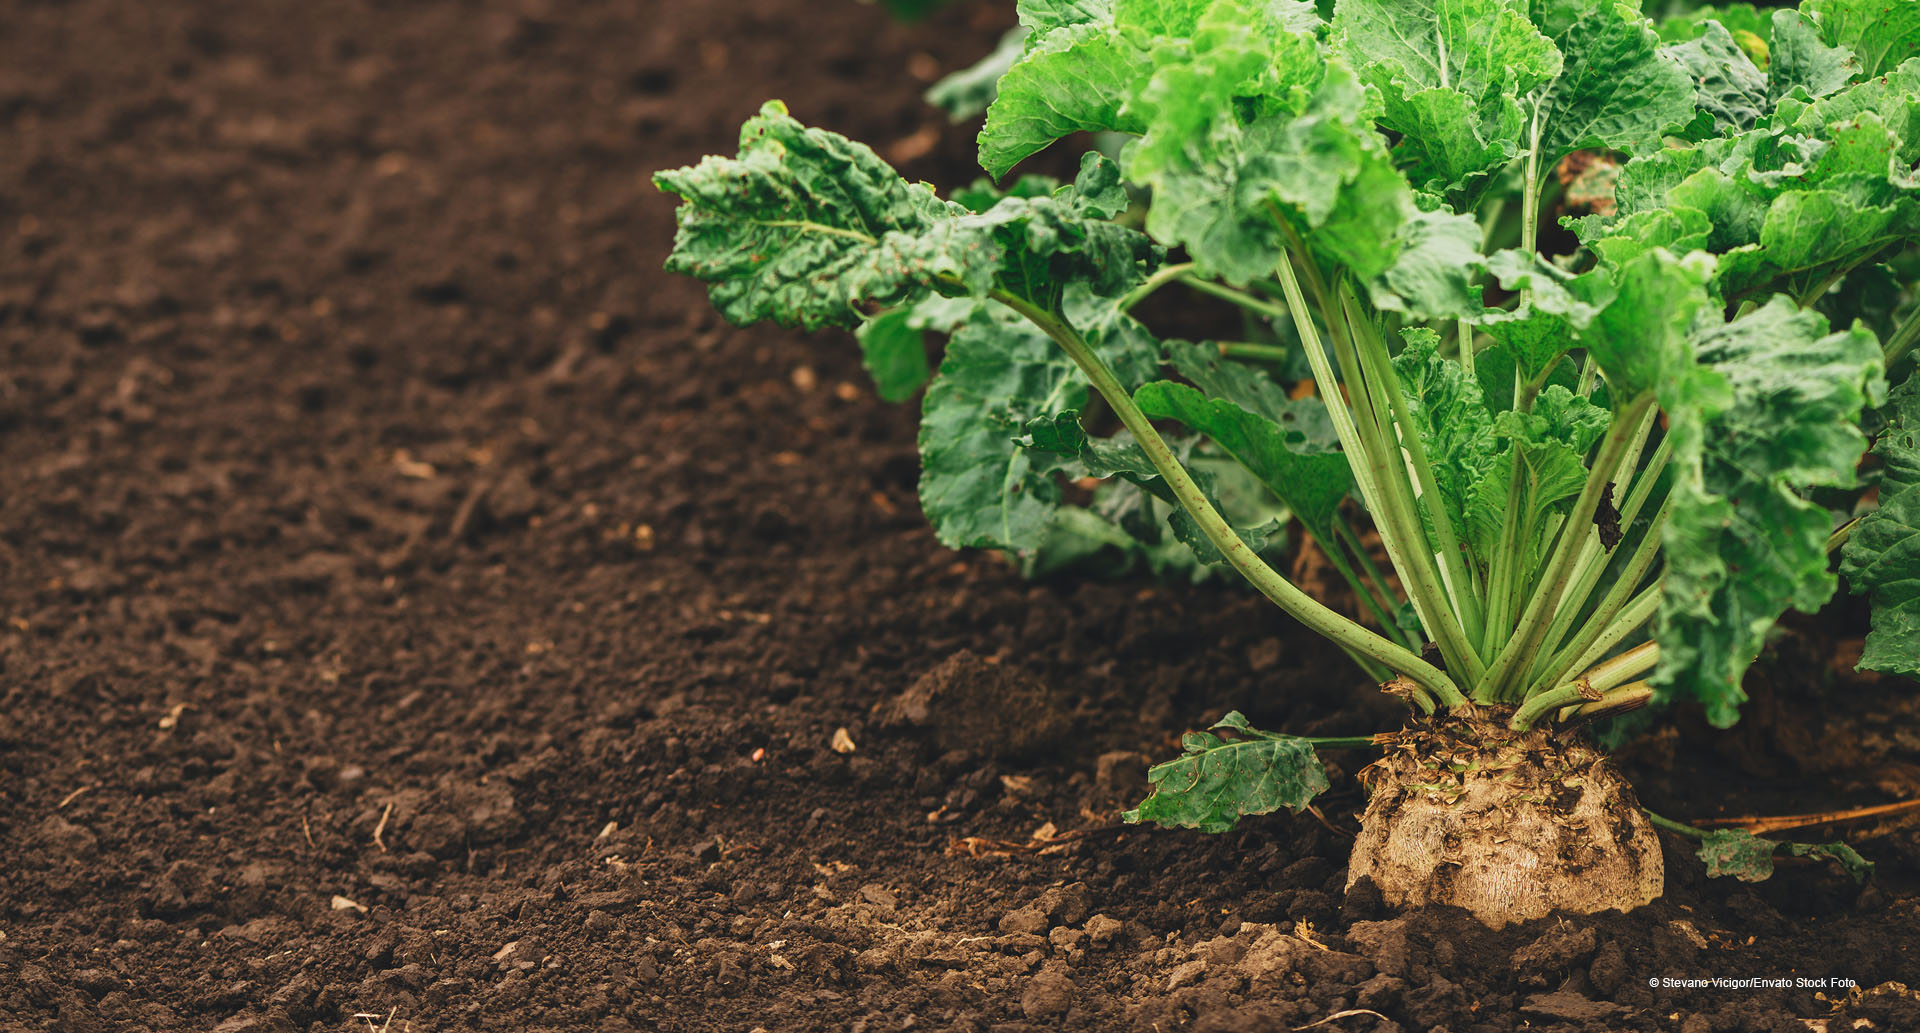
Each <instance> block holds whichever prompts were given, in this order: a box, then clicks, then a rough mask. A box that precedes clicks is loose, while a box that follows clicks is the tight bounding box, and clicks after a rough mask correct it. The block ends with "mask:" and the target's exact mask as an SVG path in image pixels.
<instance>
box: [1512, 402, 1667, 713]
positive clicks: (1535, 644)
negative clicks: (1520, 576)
mask: <svg viewBox="0 0 1920 1033" xmlns="http://www.w3.org/2000/svg"><path fill="white" fill-rule="evenodd" d="M1653 401H1654V400H1653V395H1652V394H1651V393H1649V394H1646V395H1643V396H1641V397H1640V398H1637V399H1635V400H1633V401H1632V402H1629V403H1627V404H1626V405H1625V406H1624V407H1623V408H1622V409H1621V410H1619V411H1618V412H1617V413H1616V415H1615V417H1614V420H1613V423H1612V424H1611V425H1609V426H1608V427H1607V434H1606V437H1605V438H1603V439H1601V442H1600V451H1599V454H1598V455H1596V456H1595V457H1594V461H1593V466H1592V468H1591V469H1589V470H1588V471H1587V483H1586V486H1585V487H1583V488H1582V489H1581V490H1580V498H1579V499H1578V501H1576V502H1575V503H1574V505H1573V512H1572V513H1571V514H1570V515H1568V517H1567V521H1566V524H1565V526H1564V527H1563V528H1562V530H1561V534H1560V536H1559V539H1558V540H1557V541H1556V542H1555V543H1554V547H1553V552H1552V554H1551V558H1550V559H1549V560H1548V561H1547V565H1546V567H1545V568H1544V569H1543V571H1542V576H1541V579H1540V582H1539V587H1538V588H1536V589H1535V590H1534V592H1533V594H1532V596H1531V597H1530V598H1529V599H1528V601H1527V608H1526V610H1525V611H1523V612H1522V613H1521V615H1520V621H1519V623H1518V624H1517V625H1515V627H1514V633H1513V638H1511V639H1510V640H1508V642H1507V644H1506V648H1505V649H1504V650H1502V651H1501V653H1500V655H1499V657H1498V658H1497V659H1495V661H1494V663H1493V666H1492V667H1491V668H1489V669H1488V671H1487V678H1486V680H1485V682H1483V683H1482V692H1481V693H1478V694H1476V695H1477V696H1479V697H1480V698H1492V699H1500V698H1503V697H1504V696H1505V695H1506V694H1508V693H1509V692H1514V691H1516V690H1519V689H1522V688H1524V686H1521V685H1516V684H1514V682H1515V681H1516V680H1518V679H1520V678H1523V677H1524V676H1525V674H1526V672H1527V670H1528V669H1530V668H1531V667H1532V665H1533V660H1534V653H1535V651H1536V650H1538V649H1539V648H1540V640H1541V638H1542V637H1543V636H1544V635H1545V633H1546V630H1547V623H1548V615H1549V614H1550V613H1551V612H1552V610H1553V607H1554V606H1556V605H1558V603H1559V601H1560V596H1561V594H1562V593H1563V592H1564V591H1565V590H1566V587H1567V582H1568V580H1569V579H1570V578H1571V576H1572V574H1573V562H1574V559H1575V558H1576V557H1577V556H1578V555H1579V547H1580V545H1581V544H1582V543H1583V541H1584V539H1585V537H1586V536H1587V535H1591V534H1594V533H1595V531H1594V527H1593V514H1594V511H1595V510H1596V509H1598V508H1599V505H1600V494H1601V492H1602V491H1603V490H1604V489H1605V485H1606V484H1607V482H1609V481H1613V480H1615V479H1617V476H1618V475H1617V471H1618V468H1619V464H1620V460H1621V458H1622V457H1623V456H1624V455H1625V453H1626V449H1627V445H1628V444H1629V442H1630V440H1631V435H1632V433H1633V431H1632V429H1631V428H1633V427H1636V426H1638V424H1639V422H1640V417H1641V416H1642V415H1644V414H1645V411H1646V409H1647V407H1649V406H1651V405H1653Z"/></svg>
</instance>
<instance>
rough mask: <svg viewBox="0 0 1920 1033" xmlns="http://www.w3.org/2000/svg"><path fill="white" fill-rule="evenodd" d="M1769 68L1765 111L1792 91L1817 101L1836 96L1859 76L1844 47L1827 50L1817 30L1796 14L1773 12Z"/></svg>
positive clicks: (1856, 64) (1857, 63)
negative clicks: (1771, 59)
mask: <svg viewBox="0 0 1920 1033" xmlns="http://www.w3.org/2000/svg"><path fill="white" fill-rule="evenodd" d="M1772 29H1773V43H1772V56H1773V61H1772V64H1771V65H1770V66H1769V67H1768V68H1767V107H1768V109H1769V110H1771V109H1772V108H1774V107H1776V106H1778V105H1779V103H1780V101H1781V99H1782V98H1784V97H1786V96H1787V95H1788V94H1790V93H1792V92H1793V91H1794V90H1795V89H1799V90H1800V91H1802V92H1803V93H1804V94H1805V95H1806V97H1807V98H1809V99H1817V98H1820V97H1825V96H1828V95H1829V94H1833V93H1838V92H1839V91H1841V90H1843V89H1845V88H1846V86H1847V84H1848V83H1850V82H1852V81H1853V80H1854V79H1855V78H1856V77H1857V76H1859V74H1860V61H1859V59H1858V58H1856V57H1854V56H1853V51H1851V50H1849V49H1847V48H1846V47H1832V46H1828V45H1827V44H1826V43H1825V42H1823V41H1822V40H1821V38H1820V26H1819V25H1818V24H1817V23H1816V22H1815V21H1814V20H1813V19H1812V18H1809V17H1807V16H1806V15H1804V14H1802V13H1800V12H1799V11H1775V12H1773V22H1772Z"/></svg>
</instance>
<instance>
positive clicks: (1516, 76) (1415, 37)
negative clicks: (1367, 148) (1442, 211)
mask: <svg viewBox="0 0 1920 1033" xmlns="http://www.w3.org/2000/svg"><path fill="white" fill-rule="evenodd" d="M1333 41H1334V47H1335V50H1336V52H1337V53H1339V54H1341V55H1342V56H1343V57H1345V58H1346V60H1347V62H1348V63H1349V64H1351V65H1352V66H1353V67H1354V68H1356V69H1360V70H1361V73H1362V77H1363V78H1364V79H1365V80H1366V81H1367V82H1368V84H1370V85H1371V86H1373V87H1374V89H1376V90H1378V91H1380V94H1381V96H1382V98H1383V100H1384V103H1385V108H1386V110H1385V112H1384V113H1383V114H1382V116H1381V119H1380V122H1381V124H1382V125H1383V126H1385V127H1387V128H1388V129H1391V130H1393V131H1394V132H1396V133H1398V134H1400V136H1401V141H1400V143H1399V146H1398V148H1397V153H1398V157H1399V159H1400V161H1401V164H1402V166H1403V167H1404V168H1405V169H1406V171H1407V174H1408V176H1409V178H1410V179H1412V181H1413V183H1414V185H1415V186H1417V187H1421V188H1422V189H1426V190H1430V191H1433V192H1436V193H1444V194H1447V195H1448V196H1449V199H1450V200H1452V201H1454V203H1455V204H1456V206H1457V207H1460V208H1462V209H1466V208H1470V207H1471V205H1472V203H1473V201H1474V199H1475V198H1477V196H1478V194H1479V192H1480V190H1481V189H1483V188H1484V187H1485V185H1486V184H1487V182H1488V180H1489V178H1490V176H1491V175H1492V174H1493V173H1495V172H1497V171H1499V170H1500V169H1502V168H1504V167H1506V165H1507V164H1508V163H1509V162H1510V161H1511V160H1512V159H1513V157H1514V155H1516V154H1518V153H1520V151H1521V150H1522V149H1523V148H1524V147H1525V145H1526V135H1527V134H1526V125H1527V116H1526V112H1525V111H1524V110H1523V108H1522V106H1521V103H1520V98H1522V97H1525V96H1527V95H1528V94H1530V93H1531V92H1532V91H1533V90H1534V89H1535V88H1537V87H1538V86H1540V85H1541V84H1542V83H1545V82H1547V81H1549V80H1551V79H1552V78H1554V77H1555V76H1556V75H1558V74H1559V73H1560V52H1559V51H1558V50H1557V49H1555V48H1554V45H1553V43H1552V41H1550V40H1548V39H1547V38H1546V37H1545V36H1543V35H1541V34H1540V32H1539V30H1538V29H1536V28H1534V26H1533V23H1532V22H1530V21H1528V20H1527V17H1526V8H1525V4H1523V3H1521V2H1519V0H1340V2H1339V3H1338V4H1336V5H1335V8H1334V18H1333Z"/></svg>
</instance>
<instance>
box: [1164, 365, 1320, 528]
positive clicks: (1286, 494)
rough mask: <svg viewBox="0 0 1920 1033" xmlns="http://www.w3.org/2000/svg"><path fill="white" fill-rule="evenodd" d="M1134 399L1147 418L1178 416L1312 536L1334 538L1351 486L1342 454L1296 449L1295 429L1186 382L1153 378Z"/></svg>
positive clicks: (1172, 417) (1173, 417)
mask: <svg viewBox="0 0 1920 1033" xmlns="http://www.w3.org/2000/svg"><path fill="white" fill-rule="evenodd" d="M1133 400H1134V401H1135V402H1136V403H1138V404H1139V406H1140V409H1141V411H1142V412H1144V413H1146V414H1147V415H1148V416H1152V417H1157V418H1167V419H1174V420H1179V421H1180V422H1181V423H1184V424H1186V425H1187V426H1188V427H1191V428H1193V429H1194V430H1196V431H1199V432H1200V433H1202V434H1204V435H1206V436H1207V437H1209V438H1211V439H1212V440H1213V441H1214V442H1215V443H1216V444H1218V445H1219V446H1220V447H1221V448H1223V449H1225V450H1226V452H1227V454H1228V455H1231V456H1233V458H1234V459H1235V460H1237V461H1238V462H1239V463H1240V465H1242V466H1244V467H1246V468H1247V469H1248V470H1249V471H1251V472H1252V473H1253V475H1254V476H1255V477H1257V478H1259V480H1260V483H1262V484H1264V485H1266V486H1267V489H1268V490H1270V491H1272V492H1273V494H1274V496H1275V497H1277V498H1278V499H1280V501H1282V502H1284V503H1286V505H1287V508H1288V509H1289V510H1291V511H1292V512H1293V515H1294V516H1295V517H1298V518H1299V520H1300V522H1301V523H1302V524H1305V525H1306V527H1307V530H1309V531H1311V532H1313V534H1314V535H1315V536H1316V537H1321V538H1331V537H1333V522H1334V520H1335V518H1336V513H1337V510H1338V509H1339V507H1340V501H1341V500H1342V499H1344V498H1346V497H1347V492H1349V491H1351V490H1352V488H1353V473H1352V471H1351V470H1350V469H1349V468H1348V466H1347V459H1346V457H1345V456H1344V455H1341V454H1339V453H1337V452H1317V453H1315V452H1303V451H1300V450H1298V442H1299V441H1300V440H1302V438H1301V436H1300V435H1298V434H1297V433H1295V434H1289V433H1288V432H1287V431H1286V430H1285V429H1283V428H1282V426H1281V425H1280V424H1279V423H1276V422H1274V421H1273V420H1271V419H1269V418H1267V417H1266V416H1263V415H1260V414H1258V413H1254V412H1249V411H1247V410H1246V409H1243V408H1241V407H1240V406H1239V405H1238V404H1236V403H1234V402H1232V401H1229V400H1227V399H1225V398H1208V397H1207V396H1206V395H1204V394H1202V393H1201V392H1200V391H1199V390H1198V389H1196V388H1192V387H1188V386H1187V385H1185V384H1174V383H1169V382H1167V381H1164V380H1159V381H1154V382H1152V383H1149V384H1145V385H1142V386H1141V387H1140V388H1139V389H1138V390H1136V391H1134V393H1133ZM1290 437H1291V438H1293V441H1292V442H1290V441H1289V438H1290Z"/></svg>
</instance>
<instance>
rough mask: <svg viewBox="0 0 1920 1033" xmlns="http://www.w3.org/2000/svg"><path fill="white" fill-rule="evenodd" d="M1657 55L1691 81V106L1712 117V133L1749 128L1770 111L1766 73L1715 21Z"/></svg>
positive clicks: (1770, 104)
mask: <svg viewBox="0 0 1920 1033" xmlns="http://www.w3.org/2000/svg"><path fill="white" fill-rule="evenodd" d="M1661 52H1662V53H1663V54H1666V55H1667V56H1668V57H1670V58H1672V59H1673V60H1675V61H1677V62H1679V64H1680V67H1681V68H1682V69H1684V70H1685V71H1686V73H1687V75H1688V76H1690V77H1691V78H1692V79H1693V91H1694V92H1693V96H1694V103H1695V105H1697V106H1698V107H1699V108H1700V110H1701V111H1702V112H1704V113H1705V114H1707V115H1709V116H1711V117H1712V128H1713V131H1714V133H1716V134H1718V135H1725V134H1727V133H1732V132H1739V131H1741V130H1745V129H1750V128H1752V127H1753V124H1754V123H1755V122H1758V121H1759V120H1760V116H1761V115H1763V114H1766V113H1767V112H1768V111H1770V110H1772V107H1773V105H1772V103H1771V102H1770V101H1769V99H1768V97H1767V75H1766V73H1765V72H1762V71H1761V70H1760V69H1759V68H1757V67H1755V65H1754V63H1753V60H1752V59H1751V58H1749V57H1748V56H1747V52H1746V51H1745V50H1742V49H1741V48H1740V45H1739V44H1738V43H1735V42H1734V39H1733V35H1732V34H1731V33H1729V32H1728V31H1727V29H1726V26H1724V25H1721V24H1720V23H1719V22H1717V21H1710V22H1707V23H1706V25H1705V26H1704V31H1702V32H1701V33H1700V35H1699V36H1698V37H1697V38H1695V39H1691V40H1688V41H1687V42H1685V43H1673V44H1669V45H1668V46H1666V47H1664V48H1662V50H1661Z"/></svg>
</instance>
